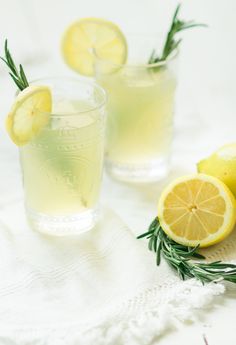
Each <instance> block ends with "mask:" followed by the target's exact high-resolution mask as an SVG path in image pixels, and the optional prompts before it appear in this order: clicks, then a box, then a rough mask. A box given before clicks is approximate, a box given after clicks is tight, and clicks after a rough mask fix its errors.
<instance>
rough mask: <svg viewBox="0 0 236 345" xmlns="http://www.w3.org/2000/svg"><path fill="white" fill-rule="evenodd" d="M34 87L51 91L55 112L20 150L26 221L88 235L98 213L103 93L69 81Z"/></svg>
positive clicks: (58, 231) (51, 231)
mask: <svg viewBox="0 0 236 345" xmlns="http://www.w3.org/2000/svg"><path fill="white" fill-rule="evenodd" d="M32 84H38V85H47V86H49V87H50V89H51V92H52V99H53V110H52V114H49V119H50V120H49V122H48V124H47V126H46V127H45V128H43V129H42V131H41V132H40V134H39V135H37V136H36V137H35V138H34V139H33V140H31V141H30V143H28V144H27V145H25V146H22V147H21V148H20V161H21V167H22V172H23V184H24V193H25V206H26V212H27V217H28V220H29V223H30V225H31V226H32V228H33V229H35V230H38V231H41V232H44V233H49V234H53V235H70V234H78V233H81V232H84V231H87V230H89V229H91V228H92V227H93V226H94V224H95V223H96V219H97V215H98V209H97V207H98V199H99V190H100V185H101V177H102V166H103V153H104V128H105V117H106V116H105V104H106V94H105V91H104V90H103V89H102V88H101V87H100V86H98V85H96V84H94V83H90V82H85V81H80V80H78V79H70V78H52V79H42V80H38V81H37V82H34V83H32ZM45 115H48V114H45Z"/></svg>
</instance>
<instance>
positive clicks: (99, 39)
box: [62, 18, 127, 76]
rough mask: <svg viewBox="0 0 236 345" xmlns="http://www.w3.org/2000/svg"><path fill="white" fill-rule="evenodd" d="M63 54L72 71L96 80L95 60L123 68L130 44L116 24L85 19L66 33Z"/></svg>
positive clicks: (73, 25)
mask: <svg viewBox="0 0 236 345" xmlns="http://www.w3.org/2000/svg"><path fill="white" fill-rule="evenodd" d="M62 54H63V57H64V59H65V61H66V63H67V64H68V65H69V67H71V68H72V69H74V70H75V71H77V72H79V73H81V74H83V75H87V76H93V75H94V73H95V70H94V62H95V56H97V57H99V58H100V59H103V60H108V61H110V62H112V63H115V64H123V63H125V61H126V58H127V43H126V39H125V37H124V35H123V33H122V32H121V30H120V29H119V28H118V26H117V25H115V24H113V23H112V22H110V21H107V20H104V19H100V18H84V19H81V20H78V21H76V22H75V23H73V24H71V25H70V26H69V27H68V29H67V30H66V32H65V33H64V36H63V39H62Z"/></svg>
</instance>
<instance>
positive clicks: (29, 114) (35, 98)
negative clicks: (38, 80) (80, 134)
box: [6, 85, 52, 146]
mask: <svg viewBox="0 0 236 345" xmlns="http://www.w3.org/2000/svg"><path fill="white" fill-rule="evenodd" d="M51 109H52V95H51V91H50V89H49V88H48V87H47V86H38V85H37V86H36V85H33V86H28V87H27V88H26V89H24V90H23V91H21V92H20V93H19V94H18V95H17V97H16V99H15V102H14V104H13V105H12V108H11V110H10V113H9V114H8V116H7V119H6V128H7V131H8V133H9V135H10V137H11V139H12V141H13V142H14V143H15V144H16V145H18V146H22V145H25V144H27V143H28V142H29V141H30V140H31V139H33V138H34V137H35V136H36V135H37V134H38V133H39V132H40V131H41V129H42V128H43V127H45V126H46V124H47V123H48V121H49V116H50V115H49V113H50V112H51Z"/></svg>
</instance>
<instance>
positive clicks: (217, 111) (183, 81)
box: [0, 0, 236, 345]
mask: <svg viewBox="0 0 236 345" xmlns="http://www.w3.org/2000/svg"><path fill="white" fill-rule="evenodd" d="M1 1H2V0H0V2H1ZM16 3H18V2H17V1H16V0H15V1H14V0H11V1H10V0H9V5H8V6H9V8H8V7H7V6H5V7H4V11H5V12H4V13H3V14H0V29H1V31H2V32H3V33H4V35H7V34H9V37H11V42H12V44H13V46H14V49H15V54H17V52H18V53H19V55H20V56H22V58H23V59H24V58H25V57H27V54H26V53H25V52H26V51H29V52H30V54H32V56H34V55H33V54H35V53H37V54H39V49H38V46H37V44H35V42H33V41H34V40H33V39H32V37H31V36H32V35H38V36H37V37H39V41H40V45H41V46H40V47H41V48H42V49H40V54H41V55H37V56H40V59H33V60H32V61H28V62H30V63H29V64H28V63H27V61H26V62H25V65H26V66H27V74H28V75H30V77H31V78H32V79H33V78H35V77H41V76H46V75H51V74H62V75H65V74H70V75H72V73H71V72H70V71H68V69H67V68H66V67H65V66H64V65H63V63H62V61H61V59H60V58H59V54H58V50H57V45H58V36H59V35H60V32H61V30H62V29H63V27H64V26H65V25H66V23H67V22H70V21H71V20H72V19H74V18H76V17H84V16H88V15H89V16H91V15H94V16H102V17H106V18H109V19H111V20H114V21H116V22H117V23H119V24H120V25H121V26H122V27H123V28H124V30H126V31H133V32H134V31H136V32H137V31H138V32H143V31H145V32H151V31H154V30H155V28H156V27H157V26H158V25H162V24H163V25H166V23H167V22H168V19H169V16H170V11H171V10H173V8H174V7H175V5H176V2H175V1H174V2H173V1H170V0H168V1H165V4H162V3H161V2H160V1H159V2H158V1H155V0H147V1H138V0H136V1H135V0H132V1H130V2H127V1H125V0H122V1H119V2H112V1H108V0H107V1H106V0H102V1H98V2H96V1H92V0H90V1H86V3H84V2H83V3H82V1H81V2H76V1H74V0H70V1H69V0H68V1H66V2H64V4H62V3H63V2H60V4H58V2H57V4H58V7H57V15H55V8H56V1H55V0H51V1H48V2H46V0H42V1H40V4H41V5H40V7H38V6H37V5H39V2H37V1H36V0H33V1H32V2H30V1H26V0H24V1H23V0H22V3H24V6H27V5H28V7H27V8H28V11H29V10H32V8H31V9H29V4H30V3H31V5H30V6H33V7H34V10H35V9H37V11H35V13H34V15H35V16H36V19H37V25H36V29H35V32H33V33H32V32H30V34H29V30H28V27H27V25H26V26H25V27H24V26H23V27H24V29H22V31H20V29H18V30H19V31H18V33H17V34H18V35H19V36H17V37H16V32H15V31H14V30H13V28H12V27H11V26H9V23H8V25H5V23H6V22H7V19H6V18H9V15H10V12H9V11H10V7H11V6H13V7H14V5H15V4H16ZM98 3H99V4H98ZM173 3H174V4H173ZM24 8H26V7H24ZM45 9H47V12H46V14H45V12H44V11H45ZM43 10H44V11H43ZM76 11H77V13H78V14H77V15H76V16H75V13H76ZM130 13H132V14H133V15H130ZM161 13H163V15H161ZM183 13H184V16H185V17H186V16H187V17H189V18H198V19H199V20H200V21H203V22H208V23H209V26H210V27H209V29H207V30H205V31H202V30H203V29H202V30H201V32H199V31H198V32H196V31H195V32H194V33H192V34H190V33H187V34H186V38H185V41H184V44H183V47H182V54H181V57H180V68H179V88H178V93H177V107H176V121H175V122H176V124H175V128H176V130H175V139H174V145H173V155H172V168H171V173H170V176H169V177H168V179H166V181H163V183H159V184H156V185H155V186H149V187H144V186H139V187H138V186H129V185H123V184H119V183H115V182H113V181H112V180H110V179H109V177H107V176H105V179H104V182H103V191H102V202H103V203H108V204H109V205H110V206H111V207H113V208H114V209H115V210H116V211H117V213H119V214H120V215H121V216H122V218H123V219H124V220H125V221H126V222H127V223H128V224H129V225H130V227H131V228H132V230H133V231H134V233H139V232H141V231H143V230H144V229H145V227H146V226H147V225H148V223H149V222H150V220H151V219H152V217H153V216H154V215H155V210H156V202H157V199H158V196H159V193H160V190H161V188H162V186H163V184H165V183H166V182H167V181H168V180H169V179H171V178H174V177H176V176H179V175H182V174H186V173H188V172H194V171H195V163H196V162H197V161H198V160H199V159H201V158H203V157H205V156H206V155H208V154H209V153H210V152H212V151H213V150H215V149H216V148H217V147H220V146H221V145H223V144H225V143H228V142H233V141H236V135H235V128H236V97H235V84H234V83H235V79H236V78H235V76H236V73H235V70H236V41H235V31H236V23H235V19H234V17H235V13H236V4H235V1H234V0H227V1H224V2H223V1H222V0H207V1H204V0H189V1H188V2H187V1H183ZM7 16H8V17H7ZM43 16H45V17H44V19H43V24H42V23H41V20H40V18H42V17H43ZM52 18H53V23H52V21H51V19H52ZM17 20H19V21H20V19H19V18H16V23H17ZM31 20H32V19H31ZM28 25H32V23H30V24H28ZM155 31H156V30H155ZM27 34H28V36H27ZM20 35H21V36H20ZM22 36H23V37H26V36H27V39H25V40H22ZM34 37H35V36H34ZM56 38H57V39H56ZM1 43H2V41H0V44H1ZM28 45H30V48H29V50H28V49H27V47H28ZM43 49H44V50H43ZM30 56H31V55H30ZM26 60H27V59H26ZM0 85H1V87H0V95H1V97H0V100H1V101H0V117H1V121H0V154H1V156H0V161H1V179H0V193H1V194H4V195H6V198H5V201H4V202H5V203H8V202H12V201H13V200H15V199H17V198H20V197H21V196H22V190H21V180H20V173H19V166H18V159H17V154H18V153H17V149H16V147H15V146H14V145H13V144H12V143H11V142H10V140H9V139H8V137H7V135H6V133H5V130H4V128H3V127H4V126H3V121H4V117H5V115H6V113H7V111H8V110H9V107H10V104H11V99H12V98H13V95H14V87H13V85H12V83H11V81H10V80H9V78H6V77H4V73H3V68H0ZM108 190H109V191H110V192H109V193H108V192H107V191H108ZM127 193H129V194H132V195H133V198H132V200H131V199H127V198H125V195H126V194H127ZM0 207H1V204H0ZM196 317H197V320H196V322H195V323H192V324H185V325H181V324H180V325H177V326H176V329H173V330H172V331H171V332H168V334H166V335H165V336H163V337H162V338H161V339H160V340H159V342H158V344H160V345H175V344H176V345H177V344H178V345H179V344H181V345H185V344H186V345H187V344H190V343H191V345H195V344H196V345H204V344H205V342H204V339H203V335H204V334H205V335H206V338H207V340H208V344H209V345H222V343H223V342H224V343H226V344H227V345H235V344H236V333H235V330H234V326H233V325H234V322H235V321H234V320H235V317H236V292H235V290H230V289H229V290H227V292H226V294H225V295H224V296H222V297H219V298H217V299H216V300H215V303H214V305H212V307H211V308H209V309H208V310H201V311H199V312H198V313H197V315H196Z"/></svg>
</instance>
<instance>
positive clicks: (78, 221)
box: [26, 207, 98, 236]
mask: <svg viewBox="0 0 236 345" xmlns="http://www.w3.org/2000/svg"><path fill="white" fill-rule="evenodd" d="M26 215H27V218H28V222H29V225H30V227H31V228H32V229H33V230H35V231H39V232H42V233H44V234H47V235H53V236H69V235H79V234H81V233H83V232H86V231H88V230H91V229H92V228H93V227H94V225H95V224H96V223H97V220H98V210H97V209H89V210H86V211H84V212H81V213H77V214H72V215H66V216H50V215H47V214H42V213H38V212H36V211H34V210H32V209H29V208H28V207H26Z"/></svg>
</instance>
